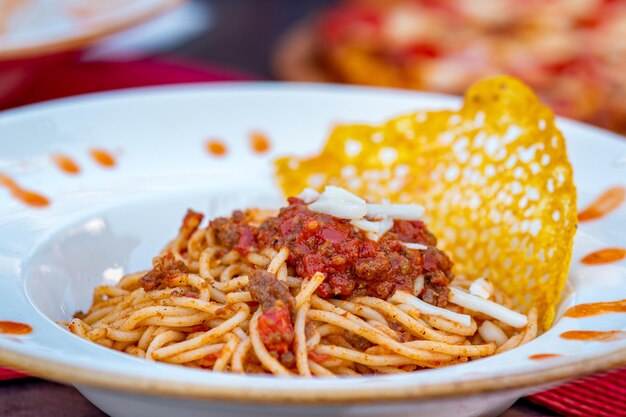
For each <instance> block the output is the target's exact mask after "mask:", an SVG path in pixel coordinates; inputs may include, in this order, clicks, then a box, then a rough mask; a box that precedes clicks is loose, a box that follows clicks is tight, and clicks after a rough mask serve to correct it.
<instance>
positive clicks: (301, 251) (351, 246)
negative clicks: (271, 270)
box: [257, 198, 453, 306]
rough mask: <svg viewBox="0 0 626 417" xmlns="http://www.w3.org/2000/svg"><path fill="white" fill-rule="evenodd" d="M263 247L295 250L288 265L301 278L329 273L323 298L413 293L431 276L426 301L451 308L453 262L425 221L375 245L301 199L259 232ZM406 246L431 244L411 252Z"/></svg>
mask: <svg viewBox="0 0 626 417" xmlns="http://www.w3.org/2000/svg"><path fill="white" fill-rule="evenodd" d="M257 236H258V242H259V245H260V246H262V247H263V246H270V247H272V248H274V249H276V250H278V249H280V248H281V247H283V246H286V247H287V248H288V249H289V250H290V255H289V259H288V264H289V265H290V266H293V267H295V270H296V273H297V274H298V275H300V276H304V277H311V276H312V275H313V274H314V273H315V272H318V271H320V272H323V273H324V274H326V280H325V282H324V283H323V284H322V285H321V286H320V288H319V289H318V292H319V294H320V295H321V296H323V297H333V296H339V297H349V296H352V295H368V296H374V297H378V298H388V297H389V296H390V295H392V294H393V292H394V291H395V290H396V289H403V290H407V291H411V290H412V288H413V283H414V281H415V279H416V278H417V277H418V276H419V275H424V276H425V288H424V291H423V293H422V294H420V295H421V296H422V297H424V296H425V297H426V298H427V299H428V300H429V301H428V302H430V303H432V304H434V305H438V306H445V305H446V304H447V293H448V289H447V285H448V283H449V282H450V280H451V279H452V278H453V275H452V272H451V268H452V262H451V261H450V259H449V258H448V256H447V255H446V254H445V253H444V252H442V251H440V250H438V249H436V248H435V247H434V245H436V243H437V240H436V239H435V237H434V235H433V234H432V233H430V232H429V231H428V230H427V229H426V226H425V225H424V223H423V222H421V221H398V220H396V221H395V222H394V226H393V228H392V229H391V230H390V231H389V232H388V233H386V234H385V235H384V236H383V237H382V238H381V239H380V241H379V242H374V241H371V240H369V239H367V237H366V236H365V235H364V233H363V232H362V231H360V230H358V229H356V228H354V227H353V226H352V225H351V224H350V223H349V222H348V221H347V220H341V219H337V218H335V217H332V216H329V215H325V214H320V213H315V212H312V211H310V210H309V209H308V208H307V206H306V204H305V203H304V202H303V201H302V200H299V199H297V198H290V199H289V206H288V207H286V208H283V209H282V210H281V211H280V213H279V214H278V216H276V217H272V218H269V219H268V220H266V221H265V222H264V223H263V224H262V225H261V226H260V227H259V232H258V235H257ZM401 242H407V243H420V244H423V245H427V246H429V248H428V249H427V250H425V251H417V250H410V249H407V248H406V247H405V246H404V245H402V243H401Z"/></svg>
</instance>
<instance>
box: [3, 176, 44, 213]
mask: <svg viewBox="0 0 626 417" xmlns="http://www.w3.org/2000/svg"><path fill="white" fill-rule="evenodd" d="M0 186H4V187H6V188H7V189H8V190H9V192H10V193H11V195H12V196H13V197H14V198H16V199H17V200H19V201H21V202H22V203H24V204H26V205H28V206H32V207H46V206H48V205H50V200H48V198H47V197H44V196H43V195H41V194H38V193H36V192H34V191H30V190H25V189H24V188H22V187H21V186H20V185H19V184H18V183H16V182H15V181H13V179H11V178H9V177H7V176H6V175H4V174H0Z"/></svg>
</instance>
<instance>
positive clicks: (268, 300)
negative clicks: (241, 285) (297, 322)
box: [248, 269, 296, 314]
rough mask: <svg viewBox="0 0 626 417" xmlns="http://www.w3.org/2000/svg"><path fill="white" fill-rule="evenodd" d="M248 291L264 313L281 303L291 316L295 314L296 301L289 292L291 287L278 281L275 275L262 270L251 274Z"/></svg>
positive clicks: (256, 270)
mask: <svg viewBox="0 0 626 417" xmlns="http://www.w3.org/2000/svg"><path fill="white" fill-rule="evenodd" d="M248 290H249V291H250V295H251V296H252V299H253V300H254V301H256V302H258V303H259V304H260V305H261V308H262V309H263V311H268V310H269V309H270V308H272V307H274V306H275V305H276V303H277V302H278V301H280V302H281V303H282V305H284V306H286V307H287V308H288V309H289V312H290V313H291V314H294V313H295V310H294V309H295V305H296V300H295V299H294V297H293V295H291V292H289V287H287V285H286V284H285V283H283V282H281V281H279V280H277V279H276V276H275V275H274V274H271V273H269V272H267V271H265V270H262V269H255V270H254V271H252V272H250V274H249V280H248Z"/></svg>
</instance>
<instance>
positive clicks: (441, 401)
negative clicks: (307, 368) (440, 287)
mask: <svg viewBox="0 0 626 417" xmlns="http://www.w3.org/2000/svg"><path fill="white" fill-rule="evenodd" d="M458 105H459V100H458V99H456V98H450V97H445V96H440V95H431V94H419V93H413V92H401V91H394V90H379V89H368V88H358V87H340V86H326V85H297V84H296V85H294V84H262V83H261V84H259V83H257V84H246V83H242V84H231V85H228V84H224V85H219V84H212V85H191V86H185V87H174V88H157V89H141V90H134V91H128V92H117V93H110V94H99V95H92V96H85V97H78V98H73V99H66V100H61V101H57V102H51V103H46V104H40V105H35V106H31V107H26V108H23V109H17V110H13V111H8V112H5V114H4V115H2V116H0V172H3V173H4V174H6V175H8V176H10V177H11V178H13V179H14V180H15V181H16V182H17V183H19V185H21V186H23V187H25V188H27V189H30V190H34V191H37V192H40V193H42V194H45V196H47V197H48V198H49V199H50V202H51V204H50V205H49V206H48V207H45V208H31V207H28V206H25V205H24V204H22V203H21V202H20V201H18V200H16V199H15V198H14V196H12V195H10V194H9V193H8V192H6V190H5V189H2V188H0V320H10V321H16V322H23V323H27V324H28V325H30V326H32V328H33V332H32V333H31V334H29V335H25V336H9V335H4V336H3V335H0V362H2V363H5V364H6V365H11V366H13V367H18V368H20V369H25V370H27V371H29V372H31V373H34V374H37V375H41V376H44V377H48V378H51V379H55V380H59V381H63V382H66V383H71V384H74V385H76V386H77V387H78V388H79V389H80V390H81V392H83V394H85V395H86V396H87V397H88V398H89V399H90V400H91V401H92V402H94V403H95V404H96V405H97V406H99V407H100V408H102V409H103V410H104V411H105V412H107V413H109V414H111V415H113V416H131V415H132V416H151V417H155V416H161V415H163V416H166V415H185V416H187V415H188V416H195V415H198V416H200V415H202V416H206V415H211V416H218V415H242V416H243V415H268V416H270V415H283V414H284V415H292V414H293V413H295V412H296V410H297V412H298V413H299V414H300V415H306V416H308V415H311V416H313V415H346V416H347V415H359V416H361V415H365V416H380V415H386V416H393V415H398V416H399V415H412V416H421V415H424V416H427V415H432V414H433V413H435V412H436V413H437V415H438V416H478V415H496V414H497V413H499V412H500V411H502V410H504V409H506V408H507V407H508V406H509V405H510V404H511V403H512V402H514V401H515V400H516V399H517V398H519V397H520V396H522V395H525V394H528V393H530V392H533V391H537V390H539V389H541V388H543V387H546V386H547V385H549V384H554V383H557V382H561V381H563V380H565V379H568V378H573V377H576V376H581V375H584V374H587V373H590V372H593V371H599V370H604V369H608V368H609V367H611V366H617V365H619V364H626V340H617V341H612V342H605V343H600V342H579V341H567V340H564V339H562V338H560V337H559V335H560V334H561V333H562V332H564V331H567V330H575V329H588V330H626V314H609V315H602V316H596V317H590V318H584V319H571V318H561V319H559V320H558V321H557V322H556V324H555V325H554V327H553V328H552V329H551V330H550V331H548V332H547V333H545V334H543V335H542V336H540V337H539V338H537V339H536V340H534V341H532V342H531V343H528V344H526V345H524V346H522V347H520V348H518V349H514V350H513V351H510V352H507V353H504V354H501V355H496V356H493V357H490V358H487V359H483V360H480V361H476V362H470V363H467V364H463V365H456V366H452V367H449V368H443V369H436V370H427V371H421V372H416V373H410V374H407V375H397V376H376V377H366V378H365V377H364V378H357V379H338V380H329V379H313V380H304V379H279V378H274V377H260V376H239V375H231V374H219V373H212V372H206V371H199V370H194V369H188V368H184V367H178V366H172V365H166V364H160V363H150V362H147V361H144V360H140V359H137V358H134V357H131V356H129V355H125V354H121V353H118V352H115V351H112V350H108V349H106V348H103V347H100V346H98V345H96V344H93V343H90V342H87V341H85V340H82V339H79V338H78V337H76V336H74V335H72V334H70V333H69V332H66V331H65V330H63V329H61V328H60V327H59V326H57V325H56V324H55V321H56V320H65V319H68V318H69V317H70V316H71V315H72V314H73V313H74V312H75V311H77V310H81V309H86V308H88V304H89V303H90V299H91V293H92V289H93V287H94V286H96V285H98V284H100V283H102V282H113V281H115V279H117V278H119V276H120V275H121V274H122V273H123V272H128V271H135V270H140V269H145V268H146V267H148V266H149V264H150V260H151V257H152V256H153V255H154V254H155V253H157V251H158V250H159V249H160V248H161V247H162V245H164V243H165V242H166V241H167V240H168V239H169V238H171V237H172V236H173V235H174V234H175V232H176V230H177V228H178V225H179V222H180V219H181V218H182V215H183V213H184V210H185V209H186V208H187V207H192V208H195V209H197V210H201V211H204V212H208V213H209V215H215V214H222V213H227V212H229V211H230V210H231V209H232V208H236V207H242V206H250V205H252V206H268V205H278V204H280V202H281V199H280V196H279V192H278V191H277V189H276V188H275V186H274V185H273V183H272V175H271V165H270V160H271V159H272V158H273V157H275V156H276V155H279V154H285V153H297V154H307V153H311V152H313V151H315V150H317V149H319V147H320V146H321V144H322V142H323V140H324V139H325V137H326V134H327V133H328V131H329V129H330V127H331V125H332V124H333V123H336V122H339V121H341V122H356V121H359V122H370V123H376V122H381V121H383V120H384V119H385V118H387V117H390V116H393V115H396V114H399V113H403V112H410V111H414V110H416V109H422V108H444V107H448V108H449V107H457V106H458ZM560 126H561V128H562V129H563V132H564V134H565V136H566V138H567V140H568V149H569V154H570V158H571V160H572V163H573V165H574V168H575V180H576V184H577V186H578V191H579V206H580V207H583V206H586V205H587V204H589V203H590V202H591V201H592V200H594V199H595V198H596V197H597V196H598V195H599V194H600V193H601V192H603V191H604V190H606V189H608V188H610V187H615V186H619V187H624V186H626V162H625V161H626V157H625V155H626V141H624V140H623V139H621V138H620V137H619V136H617V135H614V134H611V133H608V132H604V131H601V130H599V129H595V128H592V127H588V126H585V125H582V124H579V123H575V122H571V121H567V120H561V121H560ZM251 130H262V131H264V132H265V133H267V135H268V136H269V137H270V138H271V140H272V150H271V152H270V153H269V154H266V155H262V156H261V155H258V154H255V153H254V152H252V151H251V149H250V148H249V144H248V134H249V132H250V131H251ZM207 138H219V139H221V140H222V141H223V142H224V143H225V144H226V145H227V146H228V148H229V152H228V154H227V155H226V156H225V157H222V158H218V157H215V156H211V155H210V154H208V153H207V152H206V150H205V147H204V143H205V140H206V139H207ZM93 148H102V149H104V150H106V151H108V152H110V153H111V154H112V155H113V157H114V158H115V159H116V162H117V165H116V166H115V167H114V168H108V169H107V168H104V167H102V166H100V165H98V164H96V163H95V162H94V160H93V159H92V158H91V157H90V155H89V152H90V150H92V149H93ZM59 152H61V153H64V154H66V155H69V156H71V157H72V158H73V159H74V160H75V161H76V162H77V163H78V164H79V165H80V167H81V173H80V175H76V176H71V175H68V174H66V173H64V172H62V171H61V170H59V169H58V168H57V166H56V165H55V164H54V163H53V162H52V161H51V155H53V154H56V153H59ZM0 183H2V182H1V181H0ZM625 225H626V207H624V206H623V205H622V206H621V207H619V208H617V209H616V210H614V211H613V212H611V213H610V214H608V215H607V216H605V217H603V218H602V219H599V220H596V221H592V222H585V223H582V224H581V225H580V228H579V232H578V234H577V236H576V242H575V248H574V256H573V261H572V267H571V271H570V276H569V284H570V291H569V292H568V294H567V296H566V297H565V298H564V299H563V300H562V302H561V304H560V308H559V315H562V314H563V312H564V311H565V309H566V308H568V307H571V306H573V305H575V304H580V303H585V302H596V301H613V300H619V299H626V262H625V261H623V260H622V261H620V262H614V263H611V264H606V265H602V266H585V265H582V264H581V263H580V262H579V261H580V259H581V257H583V256H584V255H586V254H588V253H589V252H592V251H595V250H598V249H602V248H605V247H622V248H624V247H626V236H625V234H624V230H625ZM542 353H556V354H561V355H563V356H561V357H556V358H552V359H548V360H542V361H536V360H530V359H529V356H530V355H533V354H542Z"/></svg>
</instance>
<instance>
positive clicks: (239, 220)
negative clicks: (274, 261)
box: [209, 210, 257, 256]
mask: <svg viewBox="0 0 626 417" xmlns="http://www.w3.org/2000/svg"><path fill="white" fill-rule="evenodd" d="M209 227H210V228H212V229H213V230H214V231H215V239H216V240H217V243H218V244H219V245H221V246H224V247H226V248H228V249H235V250H236V251H238V252H239V253H241V254H242V255H244V256H245V255H247V254H248V252H251V251H254V250H255V249H256V248H257V241H256V228H255V227H254V226H251V225H249V224H248V223H247V219H246V215H245V213H244V212H243V211H240V210H236V211H234V212H233V215H232V216H231V217H218V218H217V219H215V220H213V221H212V222H210V223H209Z"/></svg>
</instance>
